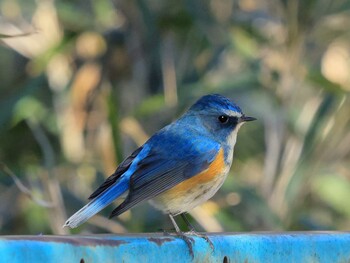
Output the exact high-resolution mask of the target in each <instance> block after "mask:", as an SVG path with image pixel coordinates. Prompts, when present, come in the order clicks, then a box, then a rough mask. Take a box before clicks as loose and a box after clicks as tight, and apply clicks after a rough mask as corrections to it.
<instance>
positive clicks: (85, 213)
mask: <svg viewBox="0 0 350 263" xmlns="http://www.w3.org/2000/svg"><path fill="white" fill-rule="evenodd" d="M128 187H129V184H128V182H127V180H126V179H124V178H121V180H119V181H118V182H116V183H115V184H114V185H112V186H111V187H109V188H108V189H107V190H106V191H104V192H103V193H101V194H100V195H99V196H97V197H95V198H94V199H92V200H91V201H90V202H89V203H88V204H87V205H85V206H84V207H83V208H81V209H80V210H79V211H78V212H76V213H75V214H74V215H72V216H71V217H70V218H68V220H67V221H66V222H65V224H64V225H63V227H66V226H68V227H70V228H75V227H78V226H79V225H81V224H82V223H84V222H85V221H87V220H88V219H89V218H90V217H92V216H93V215H95V214H97V213H98V212H100V211H101V210H102V209H103V208H105V207H106V206H108V205H109V204H110V203H112V202H113V201H114V200H115V199H116V198H118V197H120V196H121V195H122V194H123V193H124V192H125V191H127V190H128Z"/></svg>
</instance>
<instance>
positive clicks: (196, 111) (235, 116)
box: [188, 94, 256, 148]
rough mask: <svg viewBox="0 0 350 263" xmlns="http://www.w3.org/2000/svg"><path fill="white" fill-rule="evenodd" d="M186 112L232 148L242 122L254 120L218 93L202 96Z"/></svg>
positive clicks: (218, 139)
mask: <svg viewBox="0 0 350 263" xmlns="http://www.w3.org/2000/svg"><path fill="white" fill-rule="evenodd" d="M188 114H189V115H192V116H195V117H196V118H197V120H198V121H199V122H200V123H201V124H202V125H203V127H204V128H205V129H206V130H207V131H208V132H210V133H211V134H212V135H213V137H214V138H215V139H216V140H217V141H220V142H222V143H225V144H227V145H228V146H230V147H232V148H233V146H234V145H235V143H236V137H237V132H238V130H239V128H240V127H241V126H242V124H244V123H245V122H248V121H254V120H256V119H255V118H253V117H247V116H245V115H244V114H243V112H242V110H241V108H240V107H238V106H237V105H236V104H235V103H234V102H232V101H231V100H229V99H228V98H226V97H224V96H221V95H218V94H211V95H206V96H203V97H202V98H200V99H199V100H198V101H197V102H196V103H195V104H194V105H193V106H192V107H191V108H190V109H189V111H188Z"/></svg>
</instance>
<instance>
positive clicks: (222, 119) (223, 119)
mask: <svg viewBox="0 0 350 263" xmlns="http://www.w3.org/2000/svg"><path fill="white" fill-rule="evenodd" d="M218 119H219V122H221V123H223V124H226V123H228V119H229V118H228V116H226V115H220V116H219V118H218Z"/></svg>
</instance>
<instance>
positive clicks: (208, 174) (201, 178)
mask: <svg viewBox="0 0 350 263" xmlns="http://www.w3.org/2000/svg"><path fill="white" fill-rule="evenodd" d="M224 167H225V158H224V151H223V149H222V148H221V149H220V151H219V152H218V154H217V155H216V157H215V160H214V161H213V162H212V163H211V164H210V165H209V167H208V168H207V169H206V170H204V171H203V172H201V173H199V174H197V175H195V176H193V177H191V178H190V179H187V180H186V181H183V182H181V183H179V184H178V185H176V186H174V187H173V188H171V189H169V190H167V191H165V192H164V193H163V194H162V195H166V196H167V198H172V197H175V196H178V195H182V194H185V193H187V192H188V191H189V190H191V189H193V188H195V187H197V186H199V185H202V184H206V183H209V182H211V181H213V180H215V179H216V176H218V175H221V174H222V172H223V169H224Z"/></svg>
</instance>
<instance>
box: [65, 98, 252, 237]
mask: <svg viewBox="0 0 350 263" xmlns="http://www.w3.org/2000/svg"><path fill="white" fill-rule="evenodd" d="M253 120H255V118H253V117H247V116H245V115H244V114H243V112H242V110H241V109H240V108H239V107H238V106H237V105H236V104H235V103H233V102H232V101H231V100H229V99H228V98H226V97H223V96H221V95H217V94H214V95H206V96H203V97H202V98H200V99H199V100H198V101H197V102H196V103H195V104H194V105H193V106H192V107H191V108H190V109H189V110H188V111H187V112H186V113H185V114H184V115H183V116H181V117H180V118H179V119H178V120H176V121H175V122H173V123H171V124H169V125H168V126H166V127H164V128H163V129H161V130H160V131H158V132H157V133H156V134H154V135H153V136H152V137H151V138H150V139H149V140H148V141H147V142H146V143H145V144H144V145H143V146H141V147H140V148H138V149H137V150H136V151H134V152H133V153H132V154H131V155H130V156H129V157H128V158H126V159H125V160H124V161H123V162H122V163H121V164H120V165H119V167H118V168H117V169H116V171H115V172H114V173H113V174H112V175H111V176H110V177H108V178H107V179H106V181H105V182H104V183H103V184H102V185H101V186H100V187H99V188H97V190H96V191H95V192H93V193H92V194H91V195H90V197H89V199H90V202H89V203H88V204H87V205H85V206H84V207H83V208H81V209H80V210H79V211H78V212H76V213H75V214H74V215H72V216H71V217H70V218H69V219H68V220H67V221H66V222H65V224H64V226H68V227H71V228H75V227H77V226H79V225H80V224H82V223H84V222H85V221H87V220H88V219H89V218H90V217H92V216H93V215H95V214H96V213H98V212H99V211H101V210H102V209H103V208H105V207H106V206H108V205H109V204H111V203H112V202H113V201H114V200H115V199H117V198H119V197H122V196H126V198H125V200H124V201H123V202H122V203H121V204H120V205H119V206H118V207H117V208H115V209H114V210H113V212H112V214H111V215H110V217H114V216H118V215H120V214H122V213H123V212H125V211H127V210H128V209H130V208H132V207H133V206H135V205H137V204H138V203H140V202H142V201H147V200H148V201H150V202H151V204H152V205H154V206H155V207H156V208H158V209H160V210H161V211H163V212H164V213H166V214H168V215H169V217H170V219H171V221H172V223H173V225H174V227H175V230H176V232H177V233H182V232H181V231H180V228H179V227H178V226H177V224H176V222H175V220H174V216H177V215H181V216H182V218H183V219H184V220H185V222H186V224H187V225H188V226H189V227H191V230H194V229H193V227H192V226H191V225H190V224H189V222H188V220H187V219H186V218H185V216H184V213H185V212H187V211H189V210H191V209H192V208H194V207H196V206H198V205H200V204H202V203H204V202H205V201H207V200H208V199H209V198H211V197H212V196H213V195H214V194H215V193H216V192H217V191H218V189H219V188H220V187H221V185H222V184H223V183H224V181H225V179H226V176H227V174H228V171H229V169H230V167H231V164H232V158H233V150H234V146H235V143H236V138H237V132H238V130H239V129H240V127H241V126H242V124H244V123H245V122H248V121H253Z"/></svg>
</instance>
